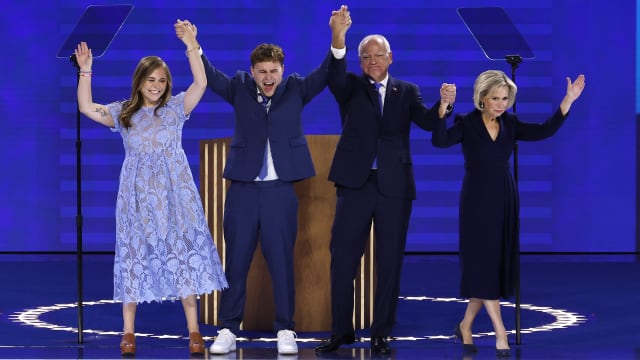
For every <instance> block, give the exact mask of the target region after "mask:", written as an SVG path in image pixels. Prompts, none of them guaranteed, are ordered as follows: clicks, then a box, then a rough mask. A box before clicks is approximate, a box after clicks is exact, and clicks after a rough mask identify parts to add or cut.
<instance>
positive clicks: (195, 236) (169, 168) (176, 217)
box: [107, 92, 227, 303]
mask: <svg viewBox="0 0 640 360" xmlns="http://www.w3.org/2000/svg"><path fill="white" fill-rule="evenodd" d="M183 104H184V92H182V93H180V94H178V95H176V96H173V97H172V98H171V100H170V101H169V103H168V104H167V105H166V106H164V107H163V108H162V109H160V110H159V112H158V116H154V114H153V108H142V109H141V110H140V111H138V112H137V113H136V114H135V115H134V116H133V117H132V119H131V123H132V126H131V127H130V128H129V129H125V128H122V127H121V126H120V124H119V122H118V121H117V119H118V116H119V115H120V112H121V110H122V104H121V103H120V102H116V103H111V104H109V105H107V107H108V109H109V112H110V113H111V116H112V117H113V119H114V120H115V123H116V125H115V127H114V128H113V129H112V130H113V131H117V132H119V133H120V135H122V139H123V143H124V149H125V159H124V162H123V164H122V170H121V172H120V187H119V190H118V199H117V205H116V248H115V261H114V300H116V301H122V302H124V303H129V302H135V303H142V302H151V301H162V300H165V299H166V300H175V299H177V298H180V297H184V296H187V295H191V294H205V293H211V292H212V291H214V290H220V289H223V288H226V287H227V280H226V278H225V275H224V272H223V270H222V266H221V264H220V257H219V256H218V252H217V250H216V248H215V245H214V243H213V240H212V238H211V233H210V232H209V228H208V227H207V223H206V220H205V217H204V211H203V209H202V203H201V200H200V195H199V193H198V191H197V189H196V186H195V182H194V180H193V176H192V174H191V170H190V168H189V164H188V162H187V157H186V155H185V153H184V150H183V149H182V128H183V125H184V122H185V121H186V120H187V119H188V116H186V115H185V114H184V105H183Z"/></svg>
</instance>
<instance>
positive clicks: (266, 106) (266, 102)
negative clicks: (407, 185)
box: [258, 95, 269, 180]
mask: <svg viewBox="0 0 640 360" xmlns="http://www.w3.org/2000/svg"><path fill="white" fill-rule="evenodd" d="M260 97H261V98H262V101H261V102H260V103H261V104H262V107H264V110H265V111H266V112H269V98H268V97H266V96H264V95H260ZM267 155H268V154H267V147H266V146H265V147H264V155H263V156H262V167H261V168H260V172H259V173H258V178H259V179H260V180H264V178H266V177H267V160H268V156H267Z"/></svg>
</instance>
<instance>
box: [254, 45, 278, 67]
mask: <svg viewBox="0 0 640 360" xmlns="http://www.w3.org/2000/svg"><path fill="white" fill-rule="evenodd" d="M250 59H251V67H253V66H255V65H256V64H257V63H261V62H265V61H272V62H277V63H280V65H283V64H284V51H282V48H281V47H280V46H278V45H275V44H260V45H258V46H256V48H255V49H253V51H252V52H251V56H250Z"/></svg>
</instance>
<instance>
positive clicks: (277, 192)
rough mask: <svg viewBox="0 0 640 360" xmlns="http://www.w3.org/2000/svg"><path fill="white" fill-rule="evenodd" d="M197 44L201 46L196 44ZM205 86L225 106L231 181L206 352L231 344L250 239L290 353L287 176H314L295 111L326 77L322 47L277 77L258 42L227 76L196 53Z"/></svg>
mask: <svg viewBox="0 0 640 360" xmlns="http://www.w3.org/2000/svg"><path fill="white" fill-rule="evenodd" d="M200 51H201V49H200ZM202 60H203V62H204V66H205V71H206V75H207V87H208V88H209V89H211V90H212V91H213V92H214V93H216V94H217V95H219V96H220V97H221V98H222V99H224V100H225V101H226V102H228V103H229V104H230V105H231V106H233V110H234V114H235V131H234V135H233V139H232V140H231V147H230V150H229V155H228V158H227V163H226V166H225V169H224V173H223V177H224V178H225V179H227V180H229V181H230V182H231V184H230V186H229V190H228V192H227V197H226V201H225V208H224V221H223V228H224V237H225V242H226V258H225V259H226V266H225V267H226V268H225V274H226V276H227V280H228V283H229V288H228V289H226V290H225V291H223V292H222V294H221V300H220V312H219V315H218V319H219V320H220V321H221V322H222V326H221V327H222V329H221V330H220V331H218V336H217V338H216V340H215V342H214V343H213V345H211V347H210V352H211V353H212V354H226V353H228V352H230V351H234V350H235V349H236V335H237V334H238V332H239V330H240V324H241V322H242V319H243V315H244V307H245V302H246V283H247V275H248V272H249V267H250V264H251V259H252V258H253V254H254V252H255V249H256V246H257V243H258V238H259V239H260V243H261V248H262V252H263V254H264V257H265V260H266V262H267V265H268V267H269V272H270V274H271V278H272V280H273V295H274V303H275V310H276V311H275V312H276V314H275V321H274V324H273V327H274V330H275V331H276V332H277V335H278V345H277V346H278V352H279V353H280V354H296V353H297V352H298V347H297V345H296V340H295V337H296V334H295V332H294V321H293V314H294V309H295V289H294V285H295V283H294V274H293V250H294V245H295V240H296V234H297V224H298V199H297V197H296V194H295V192H294V188H293V183H294V182H296V181H299V180H303V179H306V178H309V177H311V176H314V175H315V171H314V168H313V162H312V160H311V154H310V152H309V147H308V145H307V141H306V138H305V137H304V134H303V132H302V121H301V117H302V110H303V107H304V106H305V105H306V104H307V103H309V102H310V101H311V100H312V99H313V98H314V97H315V96H316V95H318V94H320V92H322V90H323V89H324V88H325V86H326V84H327V73H328V67H329V64H330V63H331V62H333V61H336V60H335V59H334V57H333V56H332V55H331V53H330V52H329V51H328V52H327V56H326V57H325V59H324V61H323V62H322V64H321V65H320V66H319V67H318V68H316V69H315V70H313V71H312V72H311V73H310V74H308V75H307V76H305V77H302V76H300V75H297V74H292V75H289V76H286V77H285V76H284V52H283V51H282V49H281V48H280V47H279V46H277V45H274V44H260V45H258V46H257V47H256V48H255V49H254V50H253V51H252V52H251V55H250V60H251V72H250V73H248V72H245V71H238V72H236V73H235V75H234V76H233V77H229V76H227V75H226V74H224V73H223V72H221V71H220V70H219V69H217V68H215V67H214V66H213V65H211V63H210V62H209V60H208V58H207V57H206V56H205V55H204V54H202Z"/></svg>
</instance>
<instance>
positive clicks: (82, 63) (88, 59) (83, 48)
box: [74, 41, 93, 72]
mask: <svg viewBox="0 0 640 360" xmlns="http://www.w3.org/2000/svg"><path fill="white" fill-rule="evenodd" d="M74 54H75V55H76V61H77V62H78V66H79V67H80V71H84V72H91V65H93V55H92V54H91V49H90V48H89V47H88V46H87V43H86V42H84V41H83V42H81V43H80V44H78V46H77V47H76V50H75V51H74Z"/></svg>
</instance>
